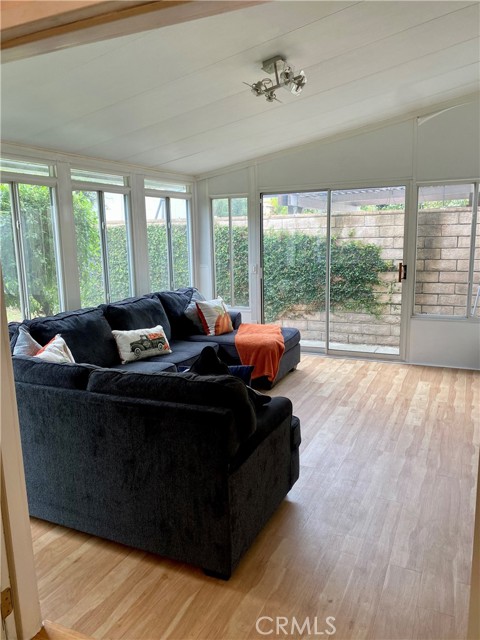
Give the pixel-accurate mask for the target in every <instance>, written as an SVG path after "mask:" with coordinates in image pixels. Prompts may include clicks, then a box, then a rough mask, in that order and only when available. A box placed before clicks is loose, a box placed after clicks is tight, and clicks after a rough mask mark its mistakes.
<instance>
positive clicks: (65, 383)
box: [12, 356, 99, 390]
mask: <svg viewBox="0 0 480 640" xmlns="http://www.w3.org/2000/svg"><path fill="white" fill-rule="evenodd" d="M12 363H13V375H14V378H15V382H26V383H27V384H40V385H43V386H45V387H59V388H61V389H80V390H82V389H86V388H87V384H88V378H89V376H90V374H91V373H92V371H98V370H99V368H98V367H95V366H94V365H90V364H78V363H58V362H47V361H45V360H39V359H38V358H31V357H29V356H13V357H12Z"/></svg>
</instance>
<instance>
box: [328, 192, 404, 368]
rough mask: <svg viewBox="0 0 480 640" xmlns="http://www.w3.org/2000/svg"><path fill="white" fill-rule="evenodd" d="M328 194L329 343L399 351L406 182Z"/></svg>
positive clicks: (341, 347) (348, 347)
mask: <svg viewBox="0 0 480 640" xmlns="http://www.w3.org/2000/svg"><path fill="white" fill-rule="evenodd" d="M331 198H332V200H331V203H332V204H331V218H330V234H331V242H330V247H331V257H330V263H331V270H330V313H329V345H328V346H329V348H330V349H339V350H342V351H355V352H359V351H360V352H364V353H365V352H366V353H382V354H391V355H398V354H399V353H400V324H401V322H400V319H401V310H402V306H401V303H402V284H401V280H402V279H403V276H404V275H405V274H404V271H403V267H402V273H401V275H400V278H399V265H400V264H402V263H403V237H404V225H405V187H385V188H384V187H382V188H378V189H373V188H371V189H349V190H342V191H332V194H331ZM399 280H400V282H399Z"/></svg>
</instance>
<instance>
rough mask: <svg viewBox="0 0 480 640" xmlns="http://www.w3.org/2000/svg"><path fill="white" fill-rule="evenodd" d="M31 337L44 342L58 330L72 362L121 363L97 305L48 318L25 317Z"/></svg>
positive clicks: (110, 333)
mask: <svg viewBox="0 0 480 640" xmlns="http://www.w3.org/2000/svg"><path fill="white" fill-rule="evenodd" d="M25 324H26V325H27V327H28V330H29V331H30V334H31V336H32V338H34V340H36V341H37V342H39V343H40V344H41V345H45V344H47V342H49V341H50V340H51V339H52V338H53V337H54V336H56V335H57V333H59V334H60V335H61V336H62V338H63V339H64V340H65V342H66V343H67V345H68V348H69V349H70V351H71V352H72V354H73V357H74V358H75V362H83V363H89V364H95V365H97V366H99V367H112V366H113V365H115V364H118V363H119V362H120V356H119V355H118V349H117V345H116V343H115V339H114V337H113V334H112V329H111V327H110V325H109V324H108V322H107V320H106V318H105V316H104V315H103V312H102V310H101V309H100V308H95V309H92V308H86V309H80V310H78V311H65V312H63V313H59V314H57V315H56V316H51V317H49V318H35V319H34V320H26V321H25Z"/></svg>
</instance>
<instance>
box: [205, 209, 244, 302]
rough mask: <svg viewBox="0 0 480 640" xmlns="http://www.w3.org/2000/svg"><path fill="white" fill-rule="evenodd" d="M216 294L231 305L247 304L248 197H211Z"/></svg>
mask: <svg viewBox="0 0 480 640" xmlns="http://www.w3.org/2000/svg"><path fill="white" fill-rule="evenodd" d="M212 216H213V236H214V238H213V240H214V260H215V294H216V295H217V296H221V297H222V298H223V299H224V300H225V302H226V303H227V304H229V305H232V306H240V307H248V306H249V305H250V298H249V268H248V199H247V198H214V199H213V200H212Z"/></svg>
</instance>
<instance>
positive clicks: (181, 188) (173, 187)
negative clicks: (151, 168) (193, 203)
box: [145, 179, 187, 193]
mask: <svg viewBox="0 0 480 640" xmlns="http://www.w3.org/2000/svg"><path fill="white" fill-rule="evenodd" d="M145 189H155V190H156V191H178V192H179V193H186V192H187V186H186V185H185V184H178V183H175V182H164V181H163V180H148V179H146V180H145Z"/></svg>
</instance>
